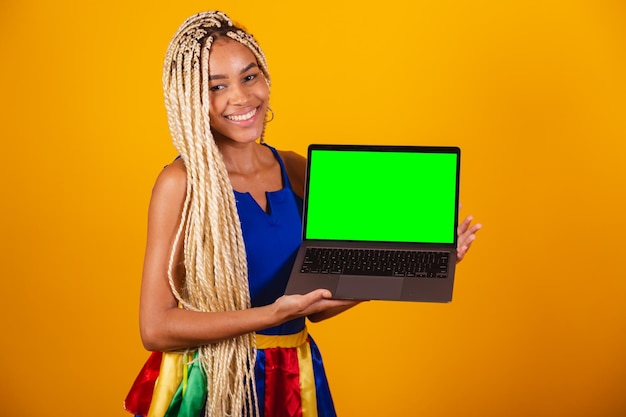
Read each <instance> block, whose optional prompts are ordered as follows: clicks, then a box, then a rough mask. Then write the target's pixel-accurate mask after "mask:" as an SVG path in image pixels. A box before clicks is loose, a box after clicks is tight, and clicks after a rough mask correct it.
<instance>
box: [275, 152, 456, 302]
mask: <svg viewBox="0 0 626 417" xmlns="http://www.w3.org/2000/svg"><path fill="white" fill-rule="evenodd" d="M460 163H461V151H460V149H459V148H458V147H451V146H437V147H436V146H388V145H382V146H378V145H330V144H314V145H310V146H309V148H308V160H307V172H306V183H305V196H304V207H303V208H304V213H303V228H302V240H303V242H302V246H301V247H300V249H299V250H298V253H297V255H296V260H295V263H294V266H293V270H292V271H291V275H290V278H289V281H288V283H287V288H286V290H285V294H305V293H307V292H310V291H313V290H315V289H318V288H326V289H328V290H330V291H331V292H332V294H333V298H337V299H355V300H395V301H423V302H441V303H446V302H450V301H452V290H453V284H454V274H455V265H456V245H457V234H456V230H457V225H458V210H459V177H460Z"/></svg>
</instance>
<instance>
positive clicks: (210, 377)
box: [163, 11, 270, 416]
mask: <svg viewBox="0 0 626 417" xmlns="http://www.w3.org/2000/svg"><path fill="white" fill-rule="evenodd" d="M218 38H230V39H233V40H236V41H238V42H240V43H242V44H243V45H245V46H247V47H248V48H249V49H250V50H251V51H252V53H253V54H254V56H255V57H256V59H257V61H258V64H259V66H260V68H261V71H262V72H263V75H264V76H265V80H266V82H267V83H268V85H269V80H270V77H269V72H268V69H267V62H266V60H265V55H264V54H263V52H262V50H261V48H260V47H259V45H258V44H257V42H256V41H255V39H254V38H253V37H252V35H251V34H249V33H248V32H246V31H245V30H244V29H243V28H241V27H238V26H236V25H235V24H234V23H233V22H232V21H231V20H230V19H229V18H228V16H226V15H225V14H224V13H221V12H217V11H210V12H203V13H199V14H197V15H194V16H191V17H190V18H188V19H187V20H186V21H185V22H184V23H183V24H182V25H181V26H180V28H179V29H178V31H177V32H176V34H175V35H174V37H173V38H172V40H171V42H170V44H169V47H168V50H167V54H166V57H165V63H164V68H163V90H164V95H165V106H166V109H167V117H168V123H169V128H170V133H171V136H172V141H173V143H174V146H175V147H176V149H177V150H178V152H179V153H180V156H181V158H182V160H183V162H184V164H185V168H186V170H187V191H186V197H185V202H184V205H183V211H182V218H181V221H180V226H179V228H178V231H177V234H176V239H175V242H174V245H173V249H172V252H171V256H170V262H169V270H168V277H169V282H170V287H171V288H172V291H173V293H174V295H175V297H176V298H177V299H178V302H179V303H180V305H181V306H182V307H183V308H185V309H188V310H193V311H210V312H218V311H232V310H242V309H246V308H250V305H251V304H250V293H249V288H248V269H247V262H246V253H245V248H244V243H243V237H242V233H241V225H240V223H239V216H238V214H237V208H236V204H235V198H234V193H233V188H232V185H231V183H230V180H229V177H228V172H227V171H226V167H225V165H224V162H223V160H222V156H221V154H220V152H219V149H218V147H217V145H216V144H215V141H214V140H213V135H212V134H211V128H210V121H209V81H208V78H209V77H208V72H209V55H210V51H211V45H212V43H213V42H214V41H215V40H216V39H218ZM180 239H184V266H185V271H186V272H185V278H184V282H183V283H182V284H181V285H180V287H179V288H177V285H176V284H175V282H174V279H173V277H174V270H175V267H176V266H175V265H174V259H175V256H174V248H176V247H177V245H178V242H179V241H180ZM197 360H199V361H200V363H201V365H202V368H203V369H204V371H205V373H206V376H207V387H208V396H207V402H206V415H207V416H239V415H241V414H242V413H243V414H244V415H250V414H258V413H257V412H258V401H257V396H256V391H255V388H254V363H255V338H254V334H246V335H242V336H239V337H236V338H233V339H229V340H224V341H221V342H218V343H213V344H209V345H206V346H201V347H200V348H199V349H198V355H197Z"/></svg>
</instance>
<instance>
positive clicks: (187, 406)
mask: <svg viewBox="0 0 626 417" xmlns="http://www.w3.org/2000/svg"><path fill="white" fill-rule="evenodd" d="M195 359H196V358H194V360H193V361H192V362H191V364H190V365H186V366H185V368H186V369H185V370H184V371H183V372H185V373H186V374H187V381H186V382H187V384H186V387H185V386H184V385H185V383H184V382H181V383H180V385H179V386H178V389H177V390H176V394H174V398H172V402H171V403H170V406H169V408H168V409H167V412H166V413H165V417H198V416H201V415H202V410H204V405H205V403H206V397H207V379H206V376H205V375H204V371H203V370H202V367H201V366H200V363H199V362H198V361H197V360H195ZM184 380H185V378H183V381H184ZM183 391H184V393H183Z"/></svg>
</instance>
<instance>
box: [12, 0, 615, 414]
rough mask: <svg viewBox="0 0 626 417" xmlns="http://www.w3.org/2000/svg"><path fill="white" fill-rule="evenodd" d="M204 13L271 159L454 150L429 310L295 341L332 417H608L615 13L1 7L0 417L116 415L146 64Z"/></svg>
mask: <svg viewBox="0 0 626 417" xmlns="http://www.w3.org/2000/svg"><path fill="white" fill-rule="evenodd" d="M409 3H410V5H409ZM209 8H211V9H213V8H216V9H222V10H224V11H226V12H227V13H229V14H230V15H231V17H233V18H234V19H235V20H238V21H240V22H242V23H243V24H244V25H246V26H247V27H248V29H250V31H251V32H253V33H254V34H255V35H256V37H257V38H258V39H259V41H260V42H261V44H262V46H263V47H264V49H265V52H266V54H267V56H268V59H269V64H270V71H271V73H272V76H273V82H274V84H273V89H272V107H273V108H274V111H275V113H276V118H275V120H274V121H273V122H272V123H271V124H270V125H269V128H268V136H267V137H268V141H269V142H270V143H271V144H273V145H275V146H277V147H279V148H283V149H285V148H286V149H293V150H296V151H298V152H300V153H304V152H305V149H306V146H307V144H309V143H312V142H341V143H385V144H430V145H439V144H446V145H447V144H449V145H458V146H460V147H461V148H462V150H463V163H462V165H463V166H462V191H461V194H462V201H463V204H464V209H463V212H464V213H463V214H468V213H472V214H474V215H475V217H476V218H477V219H479V220H480V221H481V222H483V223H484V225H485V227H484V230H483V231H481V233H480V239H479V241H478V242H477V244H476V245H475V247H474V248H473V249H472V252H471V256H470V257H469V258H468V259H467V260H466V261H465V262H464V263H463V264H461V266H460V269H459V274H458V279H457V281H456V287H455V295H454V301H453V302H452V303H451V304H448V305H438V304H418V303H392V302H370V303H368V304H366V305H361V306H359V307H358V308H356V309H354V310H351V311H349V312H347V313H345V314H344V315H343V316H340V317H337V318H335V319H333V320H330V321H328V322H325V323H321V324H316V325H312V326H311V331H312V333H313V335H314V336H315V337H316V340H317V342H318V343H319V345H320V346H321V348H322V352H323V353H324V355H325V360H326V365H327V371H328V374H329V378H330V381H331V387H332V389H333V393H334V396H335V400H336V406H337V409H338V412H339V414H340V415H341V416H423V417H441V416H462V417H473V416H477V417H478V416H480V417H490V416H494V417H496V416H498V417H499V416H513V417H516V416H520V417H521V416H541V417H543V416H545V417H555V416H567V417H588V416H593V417H613V416H615V417H617V416H624V415H626V394H625V386H626V305H625V301H626V280H625V278H626V276H625V275H626V274H625V272H624V259H625V258H626V256H625V249H624V241H625V238H624V237H625V235H626V224H625V217H624V197H625V196H626V193H625V191H626V185H625V181H624V180H625V178H626V175H625V174H624V171H623V170H624V154H625V152H626V144H625V142H626V117H625V110H626V81H625V80H626V77H625V74H626V46H625V45H626V43H625V40H626V6H625V3H624V2H622V1H610V0H601V1H595V0H586V1H584V0H555V1H538V0H527V1H517V2H507V1H498V0H477V1H467V2H465V1H453V0H442V1H438V2H432V1H425V0H420V1H416V2H408V1H400V0H389V1H385V2H382V3H380V4H376V5H368V3H363V2H360V1H346V2H339V1H328V0H317V1H315V2H278V1H276V2H259V1H248V0H243V1H226V0H221V1H217V0H216V1H213V2H200V1H191V0H181V1H168V2H166V1H158V0H157V1H145V0H140V1H119V0H111V1H108V2H96V3H92V2H82V1H77V0H61V1H56V2H52V1H43V0H41V1H34V0H31V1H18V0H4V1H2V3H1V4H0V51H1V54H2V58H1V61H0V62H1V65H0V97H1V98H0V127H1V129H2V145H3V162H2V164H1V165H0V166H1V168H0V169H1V172H0V181H1V183H0V186H1V188H0V189H1V190H2V194H3V199H2V206H1V209H0V218H1V225H2V250H1V252H0V253H1V254H2V255H1V256H2V281H1V288H2V290H1V291H2V295H3V301H2V303H1V304H0V321H1V322H0V323H1V329H2V344H1V346H2V347H1V355H0V388H1V389H2V401H0V416H6V417H22V416H24V417H30V416H57V415H58V416H103V417H104V416H120V417H121V416H125V415H126V413H125V412H124V411H122V400H123V398H124V396H125V395H126V392H127V389H128V388H129V387H130V385H131V383H132V381H133V378H134V377H135V375H136V374H137V372H138V371H139V369H140V367H141V365H142V364H143V361H144V360H145V359H146V357H147V353H146V352H145V351H144V350H143V347H142V345H141V341H140V339H139V332H138V323H137V321H138V320H137V310H138V290H139V285H140V275H141V264H142V258H143V247H144V241H145V228H146V209H147V204H148V200H149V197H150V189H151V187H152V184H153V181H154V179H155V177H156V175H157V174H158V172H159V171H160V169H161V167H162V166H163V165H164V164H166V163H168V162H169V161H170V160H171V159H172V158H173V157H174V156H175V151H174V149H173V148H172V146H171V145H170V140H169V133H168V129H167V125H166V117H165V112H164V108H163V103H162V97H161V94H162V93H161V84H160V77H161V65H162V60H163V55H164V51H165V48H166V46H167V43H168V41H169V39H170V37H171V36H172V35H173V33H174V31H175V30H176V28H177V27H178V26H179V24H180V23H181V22H182V21H183V20H184V19H185V18H186V17H187V16H188V15H190V14H192V13H194V12H197V11H200V10H205V9H209ZM408 192H411V190H407V193H408Z"/></svg>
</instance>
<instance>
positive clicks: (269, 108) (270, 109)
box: [265, 106, 274, 123]
mask: <svg viewBox="0 0 626 417" xmlns="http://www.w3.org/2000/svg"><path fill="white" fill-rule="evenodd" d="M267 110H269V112H270V113H271V114H272V117H271V118H270V119H269V120H265V123H269V122H271V121H272V120H274V110H272V108H271V107H270V106H267Z"/></svg>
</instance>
